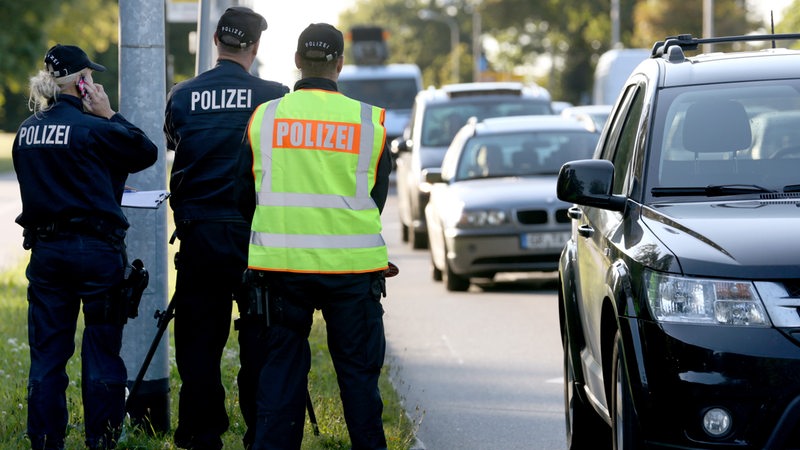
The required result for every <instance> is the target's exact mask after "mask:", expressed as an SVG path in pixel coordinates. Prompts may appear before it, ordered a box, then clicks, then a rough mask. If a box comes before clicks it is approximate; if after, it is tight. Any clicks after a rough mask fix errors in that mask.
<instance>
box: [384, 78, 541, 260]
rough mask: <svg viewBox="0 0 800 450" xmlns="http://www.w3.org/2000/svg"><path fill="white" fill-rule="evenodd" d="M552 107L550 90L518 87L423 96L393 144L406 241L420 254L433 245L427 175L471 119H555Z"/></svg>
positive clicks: (467, 87) (485, 85)
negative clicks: (543, 116)
mask: <svg viewBox="0 0 800 450" xmlns="http://www.w3.org/2000/svg"><path fill="white" fill-rule="evenodd" d="M550 105H551V99H550V93H549V92H547V90H546V89H544V88H543V87H540V86H537V85H535V84H530V85H525V84H522V83H517V82H479V83H459V84H449V85H445V86H442V87H441V88H439V89H426V90H424V91H420V92H419V93H417V96H416V98H415V99H414V106H413V109H412V110H411V119H410V121H409V124H408V127H407V128H406V130H405V131H404V136H403V137H402V138H398V139H395V140H394V141H392V144H391V146H392V147H391V150H392V153H393V154H394V156H395V161H396V164H397V170H396V173H397V178H396V180H397V204H398V212H399V215H400V225H401V227H402V236H401V237H402V239H403V242H410V243H411V246H412V248H415V249H421V248H426V247H427V246H428V229H427V225H426V223H425V205H427V204H428V198H429V197H430V192H431V185H430V183H428V182H426V181H425V179H424V177H423V175H422V171H423V169H428V168H433V167H436V168H438V167H441V165H442V160H443V159H444V154H445V151H446V150H447V147H448V146H449V145H450V142H451V141H452V140H453V137H454V136H455V135H456V132H458V130H460V129H461V127H463V126H464V125H465V124H466V123H467V120H468V119H469V118H471V117H476V118H477V119H478V120H483V119H485V118H487V117H505V116H523V115H536V114H553V110H552V108H551V106H550Z"/></svg>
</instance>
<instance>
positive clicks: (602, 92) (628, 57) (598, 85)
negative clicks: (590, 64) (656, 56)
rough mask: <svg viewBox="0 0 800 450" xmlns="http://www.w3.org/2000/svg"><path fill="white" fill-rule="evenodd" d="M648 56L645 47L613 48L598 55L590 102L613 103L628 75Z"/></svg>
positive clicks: (596, 103) (648, 52) (648, 51)
mask: <svg viewBox="0 0 800 450" xmlns="http://www.w3.org/2000/svg"><path fill="white" fill-rule="evenodd" d="M648 57H650V49H647V48H615V49H611V50H609V51H607V52H605V53H603V54H602V55H600V58H599V59H598V60H597V66H595V69H594V85H593V88H592V103H593V104H595V105H613V104H614V102H615V101H616V100H617V96H618V95H619V93H620V90H621V89H622V86H623V85H624V84H625V80H627V79H628V75H630V74H631V72H632V71H633V69H634V68H635V67H636V66H637V65H638V64H639V63H640V62H642V61H644V60H645V59H647V58H648Z"/></svg>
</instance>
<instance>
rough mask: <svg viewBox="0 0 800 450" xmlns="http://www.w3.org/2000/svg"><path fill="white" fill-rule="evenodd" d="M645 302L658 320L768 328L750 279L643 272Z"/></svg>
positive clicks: (763, 311)
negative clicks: (723, 278) (706, 277)
mask: <svg viewBox="0 0 800 450" xmlns="http://www.w3.org/2000/svg"><path fill="white" fill-rule="evenodd" d="M645 279H646V289H647V303H648V305H649V306H650V311H651V312H652V313H653V316H654V317H655V318H656V319H657V320H658V321H660V322H678V323H696V324H706V325H739V326H756V327H768V326H770V321H769V318H768V316H767V312H766V310H765V308H764V304H763V303H762V302H761V298H760V297H759V296H758V292H756V289H755V286H754V285H753V283H752V282H750V281H738V280H737V281H731V280H714V279H705V278H691V277H684V276H678V275H671V274H665V273H659V272H653V271H646V272H645Z"/></svg>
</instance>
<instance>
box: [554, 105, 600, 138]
mask: <svg viewBox="0 0 800 450" xmlns="http://www.w3.org/2000/svg"><path fill="white" fill-rule="evenodd" d="M611 106H612V105H581V106H570V107H568V108H564V109H563V110H561V115H562V116H564V117H568V118H571V119H575V120H578V121H580V122H583V123H584V124H585V125H586V126H589V127H593V128H594V130H595V131H596V132H598V133H599V132H601V131H603V126H604V125H605V124H606V121H607V120H608V115H609V114H611Z"/></svg>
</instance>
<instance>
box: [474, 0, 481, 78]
mask: <svg viewBox="0 0 800 450" xmlns="http://www.w3.org/2000/svg"><path fill="white" fill-rule="evenodd" d="M478 6H479V4H478V2H475V3H474V4H473V5H472V81H480V78H481V53H482V52H481V50H483V43H482V42H481V13H480V11H478Z"/></svg>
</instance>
